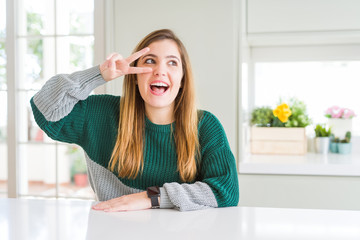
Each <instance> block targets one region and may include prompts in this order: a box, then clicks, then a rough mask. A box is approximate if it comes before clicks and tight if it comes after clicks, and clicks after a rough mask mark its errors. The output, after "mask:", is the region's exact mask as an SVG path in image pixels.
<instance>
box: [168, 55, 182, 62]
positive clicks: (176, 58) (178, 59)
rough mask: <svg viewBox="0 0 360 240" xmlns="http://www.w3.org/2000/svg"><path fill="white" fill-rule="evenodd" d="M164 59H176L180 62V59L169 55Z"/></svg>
mask: <svg viewBox="0 0 360 240" xmlns="http://www.w3.org/2000/svg"><path fill="white" fill-rule="evenodd" d="M166 58H176V59H177V60H178V61H179V62H180V59H179V58H178V57H177V56H175V55H169V56H166Z"/></svg>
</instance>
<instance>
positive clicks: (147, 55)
mask: <svg viewBox="0 0 360 240" xmlns="http://www.w3.org/2000/svg"><path fill="white" fill-rule="evenodd" d="M147 57H153V58H157V57H158V56H156V55H155V54H152V53H150V54H146V55H144V56H142V57H141V59H143V58H147ZM166 58H176V59H177V60H178V61H179V62H180V59H179V58H178V57H177V56H175V55H169V56H166Z"/></svg>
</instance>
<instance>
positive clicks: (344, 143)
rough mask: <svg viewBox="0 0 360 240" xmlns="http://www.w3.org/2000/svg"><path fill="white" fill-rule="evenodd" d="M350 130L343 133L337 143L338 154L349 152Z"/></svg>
mask: <svg viewBox="0 0 360 240" xmlns="http://www.w3.org/2000/svg"><path fill="white" fill-rule="evenodd" d="M350 141H351V132H350V131H348V132H346V134H345V138H344V139H342V140H341V141H340V142H339V143H338V149H339V153H340V154H349V153H350V152H351V142H350Z"/></svg>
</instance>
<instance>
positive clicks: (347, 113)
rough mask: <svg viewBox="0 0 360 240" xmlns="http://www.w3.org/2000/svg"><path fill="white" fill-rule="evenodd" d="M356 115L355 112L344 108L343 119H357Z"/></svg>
mask: <svg viewBox="0 0 360 240" xmlns="http://www.w3.org/2000/svg"><path fill="white" fill-rule="evenodd" d="M355 116H356V115H355V113H354V111H353V110H351V109H348V108H344V113H343V115H342V117H343V118H352V117H355Z"/></svg>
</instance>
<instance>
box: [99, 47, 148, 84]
mask: <svg viewBox="0 0 360 240" xmlns="http://www.w3.org/2000/svg"><path fill="white" fill-rule="evenodd" d="M148 51H150V48H148V47H146V48H143V49H141V50H140V51H138V52H136V53H134V54H132V55H131V56H130V57H128V58H123V57H122V56H121V55H120V54H118V53H112V54H110V55H109V56H108V57H107V58H106V61H105V62H103V63H102V64H101V65H100V72H101V75H102V77H103V78H104V79H105V81H107V82H108V81H111V80H113V79H115V78H118V77H121V76H123V75H126V74H139V73H149V72H151V71H152V68H150V67H130V63H132V62H133V61H135V60H136V59H138V58H139V57H141V56H142V55H144V54H145V53H147V52H148Z"/></svg>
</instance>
